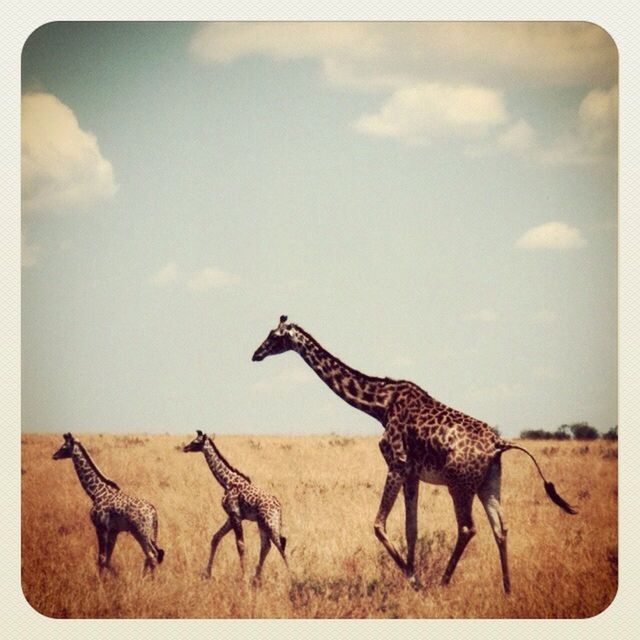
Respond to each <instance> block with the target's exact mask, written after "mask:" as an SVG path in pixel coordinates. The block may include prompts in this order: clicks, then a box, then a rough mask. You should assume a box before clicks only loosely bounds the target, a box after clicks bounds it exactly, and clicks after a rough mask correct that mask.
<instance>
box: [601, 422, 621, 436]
mask: <svg viewBox="0 0 640 640" xmlns="http://www.w3.org/2000/svg"><path fill="white" fill-rule="evenodd" d="M602 438H603V439H604V440H617V439H618V425H616V426H615V427H613V428H611V429H609V431H607V432H606V433H603V434H602Z"/></svg>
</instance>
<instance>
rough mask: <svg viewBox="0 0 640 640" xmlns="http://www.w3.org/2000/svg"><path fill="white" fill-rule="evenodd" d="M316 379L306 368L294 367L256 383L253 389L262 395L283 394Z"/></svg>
mask: <svg viewBox="0 0 640 640" xmlns="http://www.w3.org/2000/svg"><path fill="white" fill-rule="evenodd" d="M313 378H314V375H313V374H312V373H311V371H310V370H309V369H308V368H306V367H300V366H293V367H289V368H288V369H283V370H282V371H280V372H279V373H277V374H275V375H273V376H269V377H266V378H262V380H259V381H258V382H256V383H254V384H253V385H252V386H253V389H255V390H256V391H258V392H260V393H273V392H276V393H282V392H285V391H288V390H290V389H295V388H297V387H300V386H301V385H303V384H306V383H307V382H309V381H310V380H312V379H313Z"/></svg>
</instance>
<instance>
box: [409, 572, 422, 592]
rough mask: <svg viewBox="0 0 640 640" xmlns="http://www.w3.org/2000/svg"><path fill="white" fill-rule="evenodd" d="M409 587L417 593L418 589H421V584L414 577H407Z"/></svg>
mask: <svg viewBox="0 0 640 640" xmlns="http://www.w3.org/2000/svg"><path fill="white" fill-rule="evenodd" d="M409 585H410V586H411V588H412V589H414V590H415V591H419V590H420V589H422V583H421V582H420V580H418V578H416V576H415V575H412V576H409Z"/></svg>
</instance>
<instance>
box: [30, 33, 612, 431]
mask: <svg viewBox="0 0 640 640" xmlns="http://www.w3.org/2000/svg"><path fill="white" fill-rule="evenodd" d="M617 64H618V60H617V51H616V47H615V44H614V43H613V41H612V40H611V38H610V37H609V36H608V35H607V33H606V32H605V31H603V30H602V29H600V28H599V27H597V26H595V25H592V24H588V23H567V22H563V23H559V22H557V23H543V22H537V23H472V22H471V23H373V22H367V23H357V22H351V23H229V22H226V23H210V24H195V23H159V22H156V23H126V22H125V23H51V24H48V25H45V26H43V27H41V28H40V29H38V30H37V31H35V32H34V33H33V34H32V35H31V37H30V38H29V40H28V41H27V42H26V44H25V47H24V50H23V56H22V91H23V95H22V113H21V116H22V345H21V349H22V428H23V430H24V431H74V430H75V431H79V432H87V431H104V432H134V431H145V432H171V433H186V432H189V431H193V430H194V429H203V430H208V431H210V432H216V433H228V434H232V433H254V434H307V433H328V432H335V433H345V434H347V433H349V434H362V435H374V434H378V433H380V432H381V426H380V425H379V423H377V422H376V421H375V420H373V419H372V418H370V417H369V416H367V415H365V414H364V413H361V412H358V411H357V410H355V409H353V408H352V407H350V406H349V405H347V404H346V403H344V402H342V401H341V400H340V399H339V398H338V397H337V396H335V395H333V394H332V392H331V391H330V390H329V389H328V388H327V387H325V386H324V385H323V384H322V383H321V382H320V380H319V379H318V378H317V377H316V376H315V375H314V374H313V372H312V371H311V370H310V369H309V368H308V367H307V366H306V365H305V364H304V362H303V361H302V360H301V358H300V357H299V356H298V355H297V354H295V353H286V354H283V355H280V356H276V357H272V358H268V359H266V360H265V361H263V362H260V363H255V362H251V355H252V353H253V351H254V350H255V349H256V348H257V346H258V345H259V344H260V343H261V342H262V340H264V338H265V337H266V335H267V333H268V332H269V330H270V329H272V328H274V327H275V326H276V324H277V321H278V318H279V316H280V315H281V314H287V315H288V316H289V320H290V321H292V322H295V323H296V324H298V325H300V326H302V327H303V328H304V329H305V330H306V331H308V332H309V333H311V334H312V335H313V336H314V337H315V338H316V339H317V340H318V341H319V342H320V343H321V344H322V345H323V346H324V347H325V348H327V349H328V350H329V351H330V352H331V353H333V354H334V355H335V356H337V357H339V358H340V359H341V360H343V361H344V362H346V363H347V364H349V365H350V366H352V367H354V368H356V369H358V370H360V371H363V372H364V373H367V374H370V375H375V376H389V377H392V378H398V379H408V380H412V381H413V382H415V383H417V384H418V385H420V386H421V387H422V388H424V389H425V390H427V391H428V392H429V393H430V394H431V395H432V396H434V397H435V398H437V399H438V400H440V401H442V402H444V403H446V404H448V405H450V406H453V407H455V408H456V409H458V410H460V411H463V412H465V413H468V414H470V415H473V416H475V417H477V418H480V419H482V420H485V421H487V422H489V423H490V424H492V425H495V426H497V427H498V428H499V429H500V431H501V432H502V433H503V434H505V435H507V436H516V435H518V434H519V433H520V431H521V430H523V429H531V428H544V429H551V430H555V428H557V427H558V426H559V425H561V424H564V423H571V422H578V421H588V422H589V423H590V424H592V425H594V426H596V427H597V428H599V429H600V430H602V431H606V430H608V429H610V428H612V427H613V426H615V425H616V424H617V421H618V420H617V356H616V351H617V231H618V227H617V224H618V223H617V118H618V86H617V82H618V80H617Z"/></svg>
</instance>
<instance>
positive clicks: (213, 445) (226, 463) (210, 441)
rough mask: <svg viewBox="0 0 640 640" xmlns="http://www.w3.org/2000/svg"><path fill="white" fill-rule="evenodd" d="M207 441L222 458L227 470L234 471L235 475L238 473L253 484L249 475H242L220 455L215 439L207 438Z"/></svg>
mask: <svg viewBox="0 0 640 640" xmlns="http://www.w3.org/2000/svg"><path fill="white" fill-rule="evenodd" d="M207 440H208V441H209V443H210V444H211V446H212V447H213V450H214V451H215V452H216V455H217V456H218V458H220V460H221V461H222V464H224V466H225V467H227V469H229V470H230V471H233V472H234V473H237V474H238V475H239V476H242V477H243V478H244V479H245V480H247V481H248V482H251V478H250V477H249V476H248V475H246V474H244V473H242V471H240V470H239V469H236V468H235V467H234V466H233V465H231V464H229V462H228V460H227V459H226V458H225V457H224V456H223V455H222V454H221V453H220V449H218V447H216V445H215V442H214V441H213V438H212V437H211V436H207Z"/></svg>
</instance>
